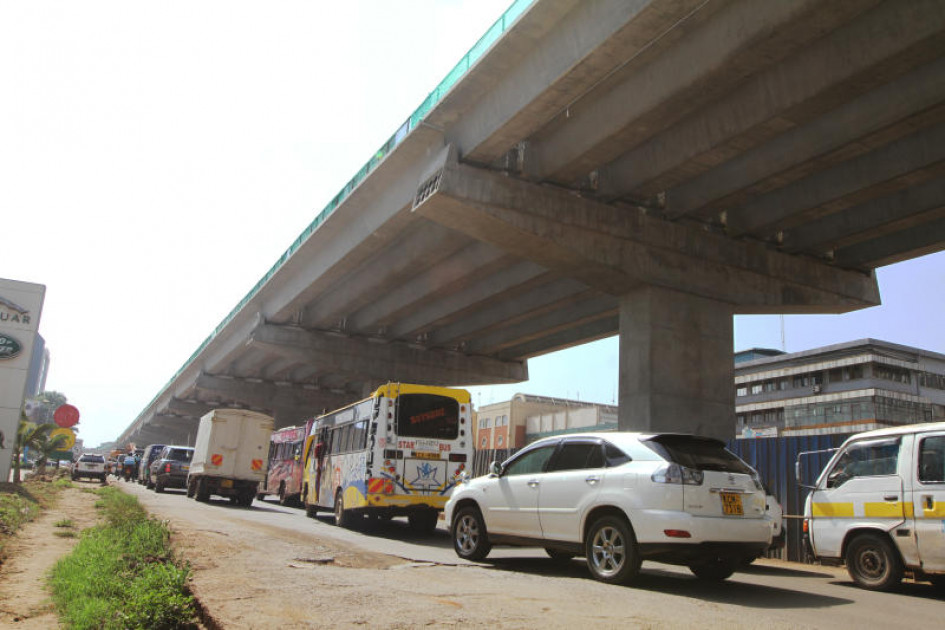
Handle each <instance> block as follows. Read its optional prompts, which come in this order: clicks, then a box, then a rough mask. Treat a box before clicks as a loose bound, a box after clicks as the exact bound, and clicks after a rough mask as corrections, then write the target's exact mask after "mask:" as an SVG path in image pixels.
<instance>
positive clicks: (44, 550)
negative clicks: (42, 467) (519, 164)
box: [0, 486, 98, 630]
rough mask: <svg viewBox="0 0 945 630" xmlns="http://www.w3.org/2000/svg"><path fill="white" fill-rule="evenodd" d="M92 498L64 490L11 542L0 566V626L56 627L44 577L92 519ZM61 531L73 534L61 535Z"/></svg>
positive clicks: (95, 514) (56, 621) (94, 514)
mask: <svg viewBox="0 0 945 630" xmlns="http://www.w3.org/2000/svg"><path fill="white" fill-rule="evenodd" d="M90 487H91V486H90ZM96 499H97V497H96V496H95V495H94V494H91V493H88V492H82V491H81V490H78V489H67V490H64V491H63V492H62V493H61V494H60V496H59V500H58V502H57V504H56V506H55V507H53V508H52V509H49V510H46V511H45V512H44V513H43V514H42V515H41V516H40V517H39V518H38V519H36V520H35V521H33V522H32V523H28V524H27V525H26V526H25V527H24V528H23V529H21V530H20V532H19V533H17V535H16V536H14V537H13V538H12V539H11V540H10V542H9V546H8V548H7V556H8V557H7V560H6V561H5V562H4V563H3V565H2V566H0V626H2V627H5V628H7V627H15V628H24V629H32V628H35V629H37V630H48V629H49V628H55V627H57V626H58V625H59V622H58V617H57V616H56V614H55V612H53V609H52V603H51V602H50V601H49V592H48V591H47V590H46V576H47V573H48V572H49V570H50V569H51V568H52V566H53V565H54V564H55V563H56V561H57V560H58V559H59V558H61V557H63V556H65V555H67V554H68V553H69V552H70V551H71V550H72V548H73V547H74V546H75V544H76V543H77V542H78V540H79V538H78V534H79V532H80V531H82V530H83V529H85V528H87V527H91V526H93V525H95V524H96V523H97V516H98V515H97V511H96V509H95V507H94V504H95V501H96ZM67 519H68V520H71V521H72V526H71V527H57V526H56V523H59V522H61V521H64V520H67ZM65 532H72V533H73V534H75V536H74V537H66V536H63V535H62V534H63V533H65Z"/></svg>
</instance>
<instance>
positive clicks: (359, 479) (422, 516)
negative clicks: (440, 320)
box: [302, 383, 472, 533]
mask: <svg viewBox="0 0 945 630" xmlns="http://www.w3.org/2000/svg"><path fill="white" fill-rule="evenodd" d="M471 407H472V405H471V404H470V397H469V392H467V391H466V390H463V389H447V388H445V387H431V386H424V385H409V384H405V383H389V384H387V385H384V386H382V387H380V388H378V389H377V390H376V391H375V392H374V393H373V394H372V395H371V396H370V397H369V398H366V399H364V400H362V401H360V402H356V403H353V404H351V405H348V406H347V407H343V408H341V409H338V410H336V411H333V412H331V413H328V414H325V415H323V416H320V417H319V418H317V419H316V420H315V424H314V425H313V426H312V429H311V431H310V434H309V437H308V439H307V440H306V446H305V463H304V472H303V482H302V484H303V487H302V501H303V503H304V504H305V509H306V513H307V514H308V515H309V516H314V514H315V513H316V512H317V511H318V510H334V512H335V524H337V525H341V526H343V527H350V526H351V525H353V524H354V519H355V518H360V517H364V516H371V517H377V518H392V517H395V516H406V517H407V518H408V520H409V521H410V525H411V527H413V528H414V529H416V530H418V531H420V532H425V533H430V532H432V531H433V530H434V529H435V528H436V523H437V519H438V518H439V513H440V512H441V511H442V510H443V506H444V505H445V504H446V500H447V498H449V494H450V492H451V491H452V489H453V487H454V486H455V485H456V483H457V481H458V480H459V478H460V475H462V473H463V472H464V471H465V470H466V466H467V462H470V461H471V458H472V442H471V438H472V435H471V432H470V428H471V426H472V420H471V418H472V408H471Z"/></svg>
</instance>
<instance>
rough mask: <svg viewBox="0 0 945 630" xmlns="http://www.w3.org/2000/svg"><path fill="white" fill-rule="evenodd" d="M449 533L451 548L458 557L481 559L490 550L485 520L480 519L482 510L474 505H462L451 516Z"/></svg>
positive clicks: (490, 544) (490, 545)
mask: <svg viewBox="0 0 945 630" xmlns="http://www.w3.org/2000/svg"><path fill="white" fill-rule="evenodd" d="M450 533H451V537H452V539H453V549H454V550H455V551H456V555H457V556H459V557H460V558H463V559H465V560H474V561H475V560H482V559H483V558H485V557H486V556H488V555H489V552H490V551H492V543H490V542H489V533H488V532H487V531H486V522H485V521H484V520H482V512H480V511H479V508H477V507H475V506H469V507H464V508H462V509H461V510H460V511H459V512H457V513H456V515H455V516H453V525H452V527H451V528H450Z"/></svg>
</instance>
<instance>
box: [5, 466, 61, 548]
mask: <svg viewBox="0 0 945 630" xmlns="http://www.w3.org/2000/svg"><path fill="white" fill-rule="evenodd" d="M70 485H72V484H71V483H70V482H69V480H68V479H57V480H56V481H54V482H51V483H50V482H49V481H47V480H45V479H43V478H37V479H33V480H29V481H26V482H24V483H16V484H14V483H0V564H2V563H3V557H4V550H5V548H6V543H7V539H8V538H9V537H10V536H12V535H13V534H14V533H16V531H17V530H18V529H20V527H22V526H23V525H24V524H26V523H28V522H30V521H32V520H33V519H35V518H36V517H37V516H38V515H39V513H40V512H41V511H42V510H44V509H46V508H47V507H49V506H50V505H52V504H53V502H54V501H55V500H56V496H57V495H58V494H59V492H60V491H61V490H62V489H63V488H66V487H69V486H70Z"/></svg>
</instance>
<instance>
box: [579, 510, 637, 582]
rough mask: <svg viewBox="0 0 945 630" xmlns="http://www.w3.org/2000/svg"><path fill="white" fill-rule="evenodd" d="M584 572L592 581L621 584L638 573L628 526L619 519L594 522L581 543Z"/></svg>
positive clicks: (635, 549)
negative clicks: (586, 570)
mask: <svg viewBox="0 0 945 630" xmlns="http://www.w3.org/2000/svg"><path fill="white" fill-rule="evenodd" d="M585 548H586V551H585V556H586V558H587V568H588V569H589V570H590V572H591V575H592V576H594V579H596V580H600V581H601V582H606V583H608V584H623V583H625V582H628V581H630V580H632V579H633V578H635V577H636V576H637V574H638V573H639V572H640V564H641V563H642V562H643V559H642V558H641V557H640V550H639V549H637V540H636V537H635V536H634V535H633V531H631V529H630V525H629V524H628V523H627V522H626V521H625V520H623V519H622V518H619V517H616V516H604V517H602V518H599V519H597V520H596V521H594V524H593V525H591V528H590V529H589V530H588V532H587V540H586V541H585Z"/></svg>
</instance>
